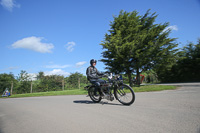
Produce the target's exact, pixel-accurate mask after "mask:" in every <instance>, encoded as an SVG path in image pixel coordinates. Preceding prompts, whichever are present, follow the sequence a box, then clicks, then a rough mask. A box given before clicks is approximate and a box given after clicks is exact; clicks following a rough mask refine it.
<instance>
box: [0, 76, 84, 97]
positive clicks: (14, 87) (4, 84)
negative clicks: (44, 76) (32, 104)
mask: <svg viewBox="0 0 200 133" xmlns="http://www.w3.org/2000/svg"><path fill="white" fill-rule="evenodd" d="M85 85H87V83H85V82H82V81H81V78H78V80H77V82H76V83H71V82H67V81H66V80H65V79H62V80H51V81H50V80H49V81H47V80H46V81H41V80H34V81H17V80H14V81H0V93H1V94H2V93H3V91H4V90H5V89H6V88H9V91H10V93H11V95H12V94H21V93H33V92H45V91H64V90H67V89H81V88H83V87H84V86H85Z"/></svg>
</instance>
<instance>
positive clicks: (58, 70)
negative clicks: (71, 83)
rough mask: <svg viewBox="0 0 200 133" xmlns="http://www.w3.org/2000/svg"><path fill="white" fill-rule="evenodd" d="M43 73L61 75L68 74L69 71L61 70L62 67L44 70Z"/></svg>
mask: <svg viewBox="0 0 200 133" xmlns="http://www.w3.org/2000/svg"><path fill="white" fill-rule="evenodd" d="M44 73H45V75H62V76H69V75H70V73H68V72H65V71H63V70H62V69H53V70H52V71H46V72H44Z"/></svg>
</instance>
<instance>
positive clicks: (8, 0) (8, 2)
mask: <svg viewBox="0 0 200 133" xmlns="http://www.w3.org/2000/svg"><path fill="white" fill-rule="evenodd" d="M0 4H1V5H2V6H3V7H4V8H5V9H7V10H8V11H10V12H11V11H12V9H13V8H14V7H17V8H20V5H19V4H17V3H16V2H15V0H1V2H0Z"/></svg>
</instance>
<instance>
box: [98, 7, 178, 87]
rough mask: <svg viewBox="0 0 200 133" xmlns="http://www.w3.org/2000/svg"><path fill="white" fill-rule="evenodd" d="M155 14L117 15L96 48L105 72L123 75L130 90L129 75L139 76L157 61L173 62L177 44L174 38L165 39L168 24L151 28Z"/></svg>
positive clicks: (148, 12)
mask: <svg viewBox="0 0 200 133" xmlns="http://www.w3.org/2000/svg"><path fill="white" fill-rule="evenodd" d="M156 18H157V15H156V13H153V14H151V13H150V10H148V11H147V12H146V13H145V14H144V15H143V16H140V15H138V12H137V11H133V12H125V11H120V14H119V15H118V16H117V17H114V21H113V22H111V24H110V26H111V28H110V30H109V33H110V34H107V33H106V35H105V40H104V41H103V42H102V43H101V44H100V45H102V46H103V50H104V51H103V52H102V56H103V59H101V61H102V62H104V63H105V65H107V67H106V69H108V70H109V71H111V72H114V73H126V74H127V75H128V78H129V84H130V85H131V86H132V76H131V75H132V73H137V83H138V84H140V73H141V72H143V71H146V70H149V69H152V68H154V66H156V65H157V64H159V63H160V60H166V61H168V62H170V61H171V60H173V58H174V52H176V50H175V49H174V48H175V47H176V46H177V44H175V43H173V42H174V41H175V38H169V37H168V36H169V34H170V30H165V31H164V29H166V27H167V26H169V23H164V24H154V22H155V19H156Z"/></svg>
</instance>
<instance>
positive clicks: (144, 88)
mask: <svg viewBox="0 0 200 133" xmlns="http://www.w3.org/2000/svg"><path fill="white" fill-rule="evenodd" d="M132 88H133V90H134V92H149V91H162V90H173V89H176V87H175V86H164V85H146V86H140V87H132ZM57 95H87V91H86V90H84V89H75V90H65V91H49V92H38V93H26V94H14V95H12V96H10V97H9V98H18V97H40V96H57ZM0 98H2V97H0ZM3 98H7V97H3Z"/></svg>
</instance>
